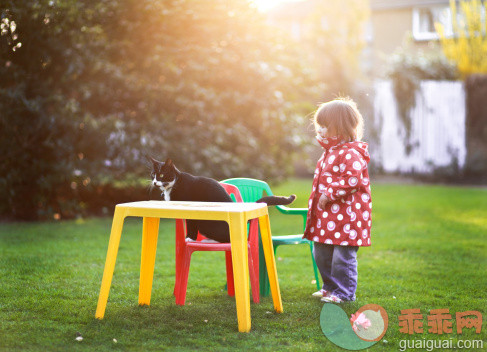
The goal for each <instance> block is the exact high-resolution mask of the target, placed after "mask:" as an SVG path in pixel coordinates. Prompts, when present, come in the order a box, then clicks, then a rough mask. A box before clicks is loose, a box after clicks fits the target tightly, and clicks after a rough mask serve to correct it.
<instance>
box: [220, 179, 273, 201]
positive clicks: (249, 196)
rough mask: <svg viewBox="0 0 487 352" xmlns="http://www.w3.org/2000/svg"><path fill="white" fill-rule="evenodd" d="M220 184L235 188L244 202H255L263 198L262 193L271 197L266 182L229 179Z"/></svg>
mask: <svg viewBox="0 0 487 352" xmlns="http://www.w3.org/2000/svg"><path fill="white" fill-rule="evenodd" d="M220 183H221V184H230V185H234V186H237V187H238V189H239V191H240V194H241V195H242V199H243V201H244V202H255V201H257V200H259V199H260V198H262V197H263V195H264V192H265V193H267V195H269V196H272V195H273V194H272V191H271V188H270V187H269V185H268V184H267V183H266V182H264V181H261V180H256V179H253V178H229V179H227V180H223V181H221V182H220Z"/></svg>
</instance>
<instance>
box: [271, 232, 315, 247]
mask: <svg viewBox="0 0 487 352" xmlns="http://www.w3.org/2000/svg"><path fill="white" fill-rule="evenodd" d="M308 242H309V240H307V239H306V238H303V235H302V234H301V235H287V236H272V244H273V245H274V246H279V245H281V244H301V243H308Z"/></svg>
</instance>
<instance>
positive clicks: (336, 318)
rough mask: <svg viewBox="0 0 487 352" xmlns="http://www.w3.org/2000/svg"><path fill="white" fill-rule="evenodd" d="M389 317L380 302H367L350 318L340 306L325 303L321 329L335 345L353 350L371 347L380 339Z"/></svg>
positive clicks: (384, 331) (321, 317)
mask: <svg viewBox="0 0 487 352" xmlns="http://www.w3.org/2000/svg"><path fill="white" fill-rule="evenodd" d="M388 323H389V317H388V315H387V312H386V310H385V309H384V308H382V307H381V306H379V305H378V304H366V305H365V306H363V307H361V308H360V309H359V310H358V311H357V312H356V313H355V314H352V317H351V318H350V319H349V318H348V316H347V313H345V311H344V310H343V309H341V308H340V307H339V306H337V305H335V304H332V303H325V304H324V305H323V308H322V309H321V314H320V325H321V331H323V334H325V336H326V338H327V339H328V340H330V341H331V342H333V343H334V344H335V345H337V346H339V347H342V348H345V349H347V350H351V351H358V350H363V349H366V348H369V347H371V346H373V345H375V344H376V343H377V342H378V341H380V340H381V339H382V338H383V337H384V335H385V333H386V331H387V326H388Z"/></svg>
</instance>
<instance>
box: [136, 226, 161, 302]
mask: <svg viewBox="0 0 487 352" xmlns="http://www.w3.org/2000/svg"><path fill="white" fill-rule="evenodd" d="M158 233H159V218H144V220H143V227H142V255H141V263H140V283H139V305H149V304H150V297H151V291H152V280H153V278H154V264H155V260H156V250H157V236H158Z"/></svg>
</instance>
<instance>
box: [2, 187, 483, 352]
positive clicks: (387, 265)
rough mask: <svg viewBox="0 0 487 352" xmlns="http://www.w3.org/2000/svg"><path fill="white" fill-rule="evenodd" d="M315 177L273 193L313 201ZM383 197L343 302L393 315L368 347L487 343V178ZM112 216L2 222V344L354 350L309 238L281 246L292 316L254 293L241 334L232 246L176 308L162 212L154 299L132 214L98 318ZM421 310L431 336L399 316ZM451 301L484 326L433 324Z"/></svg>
mask: <svg viewBox="0 0 487 352" xmlns="http://www.w3.org/2000/svg"><path fill="white" fill-rule="evenodd" d="M310 185H311V180H302V179H292V180H289V181H288V182H286V183H284V184H281V185H279V186H276V187H274V188H273V190H274V192H275V193H276V194H282V195H287V194H290V193H291V192H292V193H296V194H297V195H298V200H297V201H296V202H295V204H294V206H297V207H302V206H306V203H307V196H308V194H309V188H310ZM372 197H373V206H374V207H373V224H372V229H373V231H372V247H370V248H362V249H360V250H359V252H358V256H359V285H358V290H357V301H355V302H352V303H346V304H344V305H343V308H344V309H345V311H346V312H347V313H348V314H349V315H350V314H352V313H354V312H355V311H356V310H358V309H359V308H360V307H361V306H363V305H365V304H368V303H375V304H379V305H381V306H382V307H384V308H385V309H386V311H387V312H388V315H389V329H388V331H387V333H386V335H385V337H384V339H383V340H382V341H381V342H379V343H378V344H377V345H375V346H373V347H371V348H370V349H369V350H372V351H397V350H398V349H399V341H400V340H413V339H417V340H422V339H423V338H424V339H442V340H445V339H446V340H449V339H451V340H453V341H454V342H456V341H457V340H458V339H464V340H467V339H476V340H478V339H481V340H483V341H484V347H485V348H487V338H486V337H487V327H486V323H485V319H486V318H487V316H486V315H485V314H486V312H487V303H486V299H485V292H486V291H487V275H486V272H487V271H486V268H487V189H486V188H468V187H449V186H432V185H396V184H373V186H372ZM299 221H300V220H299V218H298V217H283V216H282V215H280V214H277V212H275V211H274V210H272V213H271V226H272V231H273V234H274V235H279V234H289V233H293V231H300V230H301V224H300V223H299ZM110 226H111V219H109V218H97V219H84V220H77V221H59V222H47V223H3V224H1V225H0V277H1V278H2V283H1V286H0V351H39V350H43V351H78V350H79V351H108V350H110V351H111V350H123V351H128V350H130V351H162V350H181V351H184V350H188V351H190V350H208V351H213V350H254V349H260V350H265V351H278V350H290V351H298V350H305V351H343V350H342V349H341V348H339V347H336V346H334V345H333V344H332V343H331V342H329V341H328V340H327V339H326V338H325V336H324V335H323V333H322V332H321V329H320V325H319V316H320V311H321V307H322V303H320V301H319V300H317V299H314V298H313V297H311V293H312V292H314V291H315V289H316V288H315V286H314V284H313V283H312V280H313V272H312V268H311V265H310V255H309V249H308V247H307V246H283V247H279V250H278V252H277V270H278V276H279V282H280V288H281V294H282V301H283V305H284V313H283V314H276V313H274V312H273V305H272V300H271V298H270V297H265V298H263V299H261V303H260V304H258V305H256V304H253V303H252V304H251V316H252V329H251V332H250V333H248V334H245V333H238V332H237V319H236V313H235V301H234V299H233V298H231V297H228V296H227V295H226V293H225V291H224V286H225V267H224V256H223V254H222V253H203V252H197V253H195V254H194V255H193V259H192V261H191V270H190V277H189V282H188V293H187V300H186V306H184V307H179V306H176V305H175V303H174V297H173V295H172V291H173V285H174V235H173V234H174V223H173V222H172V221H161V227H160V235H159V243H158V250H157V258H156V269H155V274H154V287H153V291H152V301H151V306H150V307H138V306H137V295H138V276H139V265H140V247H141V236H140V234H141V227H142V223H141V221H140V220H138V219H128V220H127V221H126V226H125V227H124V230H123V234H122V240H121V244H120V250H119V255H118V259H117V265H116V268H115V274H114V278H113V282H112V288H111V291H110V297H109V302H108V305H107V310H106V314H105V319H104V320H102V321H98V320H96V319H94V314H95V308H96V303H97V298H98V292H99V288H100V283H101V276H102V271H103V266H104V261H105V255H106V250H107V245H108V237H109V231H110ZM410 308H420V309H421V313H422V314H423V315H424V319H423V324H424V326H425V329H424V332H423V333H422V334H413V335H407V334H403V333H401V332H399V326H398V316H399V315H400V314H401V310H404V309H410ZM440 308H449V309H450V312H451V314H452V316H453V318H454V317H455V313H456V312H463V311H468V310H477V311H480V312H482V314H483V315H484V324H483V325H484V326H483V328H482V332H481V333H480V334H476V333H475V332H474V331H473V329H465V330H464V333H463V334H462V335H457V333H456V325H455V321H454V319H453V333H450V334H445V335H435V334H433V333H429V332H428V331H427V330H428V320H427V316H428V314H429V311H430V310H431V309H440ZM77 334H81V336H82V337H83V340H82V341H80V342H79V341H76V336H77ZM114 339H115V340H114Z"/></svg>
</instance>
